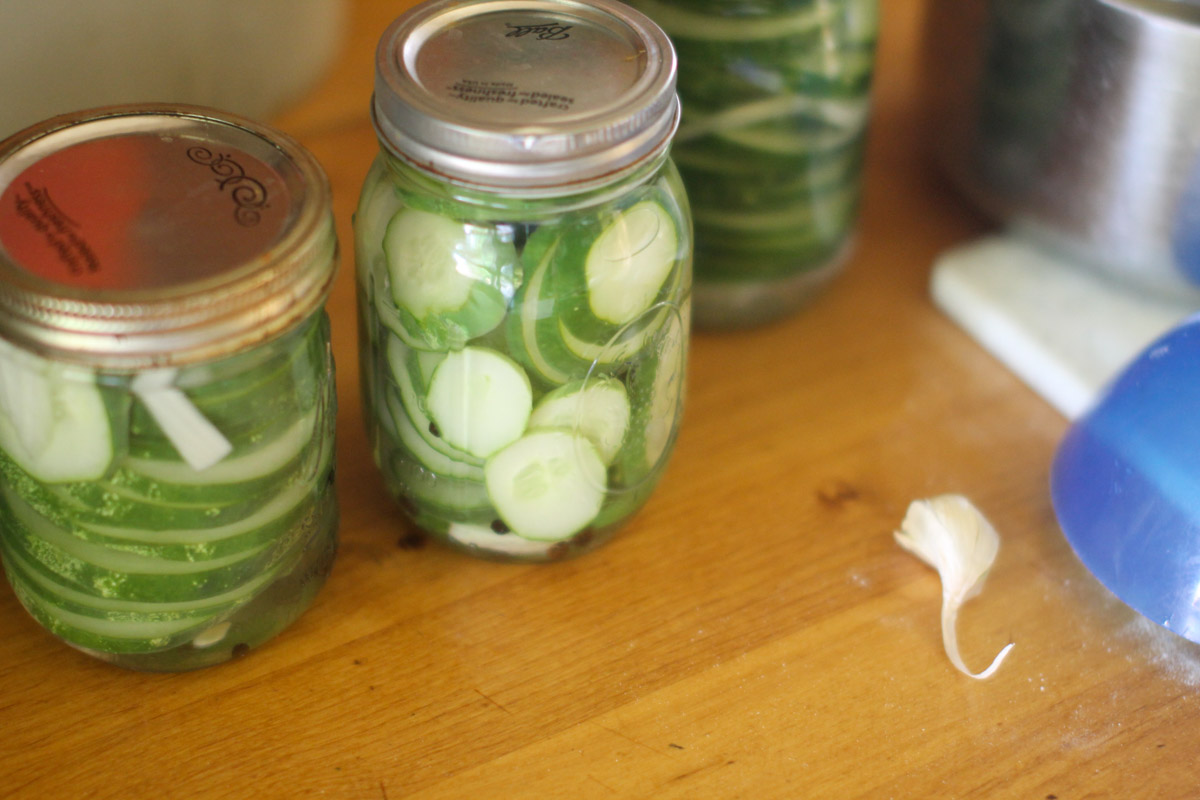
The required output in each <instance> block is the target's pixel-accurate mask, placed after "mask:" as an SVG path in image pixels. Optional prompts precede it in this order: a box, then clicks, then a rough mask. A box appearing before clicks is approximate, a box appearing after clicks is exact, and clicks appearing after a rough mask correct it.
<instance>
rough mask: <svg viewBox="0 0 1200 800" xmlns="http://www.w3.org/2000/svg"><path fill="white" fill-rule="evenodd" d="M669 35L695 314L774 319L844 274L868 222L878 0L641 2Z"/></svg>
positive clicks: (636, 2)
mask: <svg viewBox="0 0 1200 800" xmlns="http://www.w3.org/2000/svg"><path fill="white" fill-rule="evenodd" d="M630 3H631V5H633V6H635V7H636V8H638V9H640V10H642V11H644V12H645V13H646V14H648V15H649V16H650V17H651V18H653V19H654V20H655V21H656V22H658V23H659V24H660V25H661V26H662V27H663V28H664V29H665V30H666V32H667V33H668V34H669V35H670V37H671V41H672V42H673V43H674V45H675V49H676V52H677V54H678V57H679V82H678V86H679V96H680V99H681V101H682V104H683V120H682V122H681V124H680V127H679V131H678V133H677V135H676V138H675V145H674V149H673V157H674V158H675V161H676V163H677V164H678V165H679V170H680V172H681V174H682V175H683V181H684V185H685V186H686V187H687V191H688V195H689V197H690V198H691V202H692V211H693V214H694V217H695V224H696V263H695V269H696V295H695V303H696V323H697V325H698V326H705V327H744V326H751V325H758V324H763V323H766V322H770V321H772V320H775V319H778V318H780V317H782V316H785V315H787V314H789V313H792V312H794V311H795V310H797V309H798V308H799V307H801V306H802V304H803V303H804V302H805V301H806V300H808V299H809V298H811V297H812V296H813V295H814V294H816V293H817V292H818V291H819V290H820V289H821V288H822V287H823V286H824V285H825V284H826V283H827V282H828V281H829V280H830V279H831V278H832V277H834V276H835V275H836V274H837V272H838V271H839V269H840V267H841V264H842V262H843V261H844V260H845V258H846V256H847V254H848V251H849V248H850V247H851V243H852V239H853V234H854V229H855V222H856V218H857V212H858V205H859V195H860V187H861V172H862V165H863V146H864V141H865V134H866V127H867V121H868V117H869V91H870V85H871V76H872V71H873V66H874V50H875V40H876V37H877V34H878V0H829V2H816V1H815V0H705V1H704V2H692V1H691V0H688V1H687V2H683V0H630Z"/></svg>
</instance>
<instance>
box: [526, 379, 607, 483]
mask: <svg viewBox="0 0 1200 800" xmlns="http://www.w3.org/2000/svg"><path fill="white" fill-rule="evenodd" d="M547 428H561V429H566V430H570V431H573V432H575V433H578V434H582V435H583V436H586V437H587V439H588V441H590V442H591V443H592V444H593V445H595V446H596V452H597V453H598V454H599V456H600V460H601V461H603V462H604V464H606V465H607V464H611V463H612V460H613V458H615V457H616V455H617V451H619V450H620V449H621V443H622V442H624V441H625V433H626V431H628V430H629V395H628V393H627V392H626V391H625V384H623V383H621V382H620V381H619V380H616V379H615V378H605V377H601V378H598V379H594V380H583V381H577V382H575V383H569V384H567V385H566V386H561V387H559V388H558V389H555V390H554V391H552V392H550V393H548V394H546V395H545V396H544V397H542V399H541V400H539V401H538V404H537V407H536V408H535V409H534V410H533V414H532V415H530V417H529V429H530V430H543V429H547Z"/></svg>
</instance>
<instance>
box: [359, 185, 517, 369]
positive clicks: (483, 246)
mask: <svg viewBox="0 0 1200 800" xmlns="http://www.w3.org/2000/svg"><path fill="white" fill-rule="evenodd" d="M383 252H384V254H385V257H386V260H387V275H388V286H389V295H388V298H387V300H390V302H391V303H393V304H394V313H392V314H389V315H388V316H387V318H386V319H385V324H387V323H388V322H391V323H392V325H396V326H398V329H399V330H402V331H404V334H405V335H406V336H407V337H408V338H406V341H410V342H412V343H413V346H417V347H423V349H428V350H447V349H457V348H460V347H462V346H464V345H465V344H466V343H467V342H468V341H470V340H471V339H474V338H475V337H477V336H481V335H483V334H485V333H487V332H488V331H490V330H492V329H493V328H495V327H496V326H497V325H499V324H500V323H501V321H502V320H503V319H504V315H505V313H506V312H507V310H508V301H509V299H510V298H511V296H512V292H513V288H512V286H513V280H514V273H515V269H516V263H517V255H516V248H515V247H514V245H513V243H512V241H511V237H510V236H506V235H505V232H503V231H502V230H501V229H499V228H497V227H494V226H488V225H478V224H475V223H470V222H459V221H456V220H453V219H450V218H448V217H445V216H441V215H439V214H434V213H431V212H428V211H423V210H421V209H416V208H405V209H402V210H400V211H398V212H396V213H395V214H394V215H393V216H392V218H391V220H390V221H389V222H388V225H387V230H386V231H385V232H384V235H383ZM376 302H377V304H379V302H380V298H378V297H377V300H376ZM385 310H386V309H385ZM389 327H391V326H390V325H389Z"/></svg>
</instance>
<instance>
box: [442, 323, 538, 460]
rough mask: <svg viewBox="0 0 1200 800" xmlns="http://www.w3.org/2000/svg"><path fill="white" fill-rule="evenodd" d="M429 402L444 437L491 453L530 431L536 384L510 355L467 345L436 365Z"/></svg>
mask: <svg viewBox="0 0 1200 800" xmlns="http://www.w3.org/2000/svg"><path fill="white" fill-rule="evenodd" d="M426 404H427V405H428V407H429V416H430V418H431V419H432V420H433V421H434V423H435V424H436V425H437V427H438V430H439V432H440V434H441V436H442V438H444V439H445V440H446V441H447V442H449V443H450V444H451V445H453V446H454V447H457V448H458V449H460V450H465V451H467V452H468V453H471V454H472V455H475V456H479V457H481V458H486V457H488V456H490V455H492V454H493V453H495V452H496V451H497V450H499V449H500V448H502V447H504V446H505V445H507V444H510V443H511V442H513V441H515V440H516V439H517V437H519V436H520V435H521V434H522V433H523V432H524V431H525V426H526V424H527V423H528V422H529V414H530V412H531V411H532V409H533V389H532V387H531V386H530V383H529V377H528V376H527V375H526V374H525V371H524V370H522V369H521V367H520V366H518V365H517V364H516V362H514V361H513V360H512V359H511V358H509V357H508V356H505V355H503V354H501V353H499V352H497V351H495V350H490V349H488V348H483V347H466V348H463V349H462V350H460V351H458V352H456V353H450V354H449V355H447V356H446V358H445V359H443V361H442V363H441V364H439V365H438V367H437V369H435V370H434V372H433V378H432V379H431V380H430V382H429V393H428V395H427V396H426Z"/></svg>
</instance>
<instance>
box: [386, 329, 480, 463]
mask: <svg viewBox="0 0 1200 800" xmlns="http://www.w3.org/2000/svg"><path fill="white" fill-rule="evenodd" d="M387 338H388V342H387V360H388V370H389V372H390V374H391V376H392V381H393V383H394V385H395V386H396V388H397V389H398V390H399V394H400V405H401V407H402V408H403V409H404V413H405V414H406V415H407V417H408V422H410V423H411V424H412V425H411V427H412V431H408V430H405V432H404V434H405V436H408V435H411V433H413V432H415V433H416V434H417V435H418V436H419V437H420V438H421V439H423V440H424V441H425V444H426V445H428V446H429V447H430V448H432V449H433V450H436V451H437V452H439V453H441V454H443V455H445V456H446V457H447V458H449V459H451V460H453V461H457V462H459V463H463V464H474V465H476V466H483V459H482V458H480V457H479V456H476V455H473V454H471V453H469V452H467V451H466V450H463V449H461V448H458V447H455V446H454V445H452V444H450V443H449V442H447V441H446V440H445V439H444V438H443V437H442V436H441V435H440V432H439V429H438V427H437V424H436V423H435V422H434V421H433V420H432V419H430V417H429V412H428V411H427V410H426V405H427V403H426V399H425V398H426V394H427V392H428V391H429V382H430V381H431V380H432V379H433V371H434V370H435V369H436V368H437V365H438V364H441V362H442V361H443V360H444V359H445V358H446V354H445V353H428V352H424V351H421V350H412V349H410V348H408V347H407V346H406V345H405V344H404V343H403V342H401V341H400V339H399V338H398V337H396V336H391V335H389V336H388V337H387ZM430 356H432V357H433V359H434V360H432V361H431V360H430V359H429V357H430ZM393 422H394V420H393ZM404 427H405V428H407V426H404ZM399 434H400V426H399V425H397V435H399ZM414 452H415V451H414ZM423 460H424V459H423ZM429 466H430V468H435V465H434V464H429Z"/></svg>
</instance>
